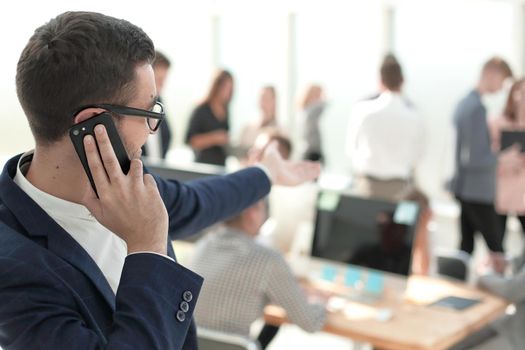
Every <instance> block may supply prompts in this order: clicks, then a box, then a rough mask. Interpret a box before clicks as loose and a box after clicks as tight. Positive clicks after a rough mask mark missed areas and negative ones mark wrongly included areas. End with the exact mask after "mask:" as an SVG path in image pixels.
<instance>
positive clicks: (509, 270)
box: [450, 255, 525, 350]
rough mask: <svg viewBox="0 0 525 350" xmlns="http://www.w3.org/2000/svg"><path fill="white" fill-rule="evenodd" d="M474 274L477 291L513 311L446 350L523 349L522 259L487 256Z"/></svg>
mask: <svg viewBox="0 0 525 350" xmlns="http://www.w3.org/2000/svg"><path fill="white" fill-rule="evenodd" d="M498 270H499V271H500V272H498ZM503 271H505V273H502V272H503ZM476 273H477V275H478V278H477V285H478V287H480V288H481V289H483V290H485V291H487V292H489V293H492V294H494V295H497V296H499V297H501V298H504V299H506V300H507V301H508V302H509V303H511V304H514V307H515V311H514V313H507V314H505V315H503V316H502V317H501V318H499V319H497V320H496V321H494V322H492V323H490V324H489V325H488V326H486V327H484V328H482V329H481V330H479V331H477V332H476V333H474V334H472V335H470V336H468V337H467V338H466V339H465V340H463V341H462V342H460V343H459V344H457V345H455V346H453V347H452V348H451V349H450V350H467V349H473V350H477V349H479V350H482V349H483V350H488V349H497V350H522V349H525V332H523V325H524V324H525V255H521V256H520V257H517V258H515V259H501V260H500V261H495V259H494V258H493V257H492V256H488V257H487V258H486V259H484V260H483V261H482V262H481V263H480V264H479V265H478V267H477V271H476Z"/></svg>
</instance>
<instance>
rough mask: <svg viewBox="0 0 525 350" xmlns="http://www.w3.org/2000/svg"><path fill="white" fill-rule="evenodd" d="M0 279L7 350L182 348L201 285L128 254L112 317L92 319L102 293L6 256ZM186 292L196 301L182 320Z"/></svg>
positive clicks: (1, 339)
mask: <svg viewBox="0 0 525 350" xmlns="http://www.w3.org/2000/svg"><path fill="white" fill-rule="evenodd" d="M152 271H154V272H155V273H151V272H152ZM0 279H1V282H0V285H1V288H0V298H1V299H2V300H4V302H2V303H0V330H1V331H0V346H3V347H5V348H6V349H9V350H27V349H82V350H95V349H97V350H99V349H108V350H109V349H111V350H128V349H152V350H165V349H182V348H183V344H184V341H185V339H186V334H187V332H188V328H189V325H190V321H191V317H192V314H193V310H194V307H195V302H196V300H197V296H198V294H199V291H200V287H201V285H202V278H201V277H200V276H198V275H196V274H195V273H193V272H191V271H189V270H187V269H186V268H184V267H182V266H181V265H178V264H176V263H174V262H172V261H170V260H168V259H165V258H164V257H162V256H159V255H155V254H134V255H131V256H128V257H127V258H126V261H125V263H124V268H123V271H122V276H121V280H120V285H119V288H118V290H117V294H116V308H115V311H114V313H113V317H112V319H111V320H110V322H109V323H107V324H102V323H98V324H93V322H94V321H95V318H97V317H101V316H100V315H97V312H98V311H97V310H92V309H90V304H91V303H100V302H102V297H101V296H99V297H98V300H97V299H96V298H93V297H94V295H95V294H93V293H97V292H96V291H95V290H93V289H92V287H91V286H90V285H88V284H86V285H85V287H84V288H86V289H84V290H75V291H73V290H71V285H69V284H65V283H64V281H63V280H62V279H61V278H60V277H59V275H58V274H54V273H51V271H50V270H49V268H48V267H47V268H46V267H45V265H39V266H33V265H30V264H27V263H26V262H25V261H24V260H23V259H14V258H9V257H3V258H2V259H0ZM186 291H190V292H191V293H192V296H193V298H192V301H190V302H189V303H188V304H189V310H188V311H187V312H186V313H185V319H184V320H183V321H182V322H181V321H179V320H178V319H177V317H176V315H177V313H178V311H179V305H180V303H181V302H182V301H183V295H184V293H185V292H186ZM77 293H78V294H77ZM107 307H108V312H111V310H109V306H107ZM91 314H92V315H93V316H92V317H93V318H91V317H89V316H86V315H91ZM95 322H97V321H95ZM99 327H100V328H99ZM101 328H102V329H101ZM102 332H104V333H102Z"/></svg>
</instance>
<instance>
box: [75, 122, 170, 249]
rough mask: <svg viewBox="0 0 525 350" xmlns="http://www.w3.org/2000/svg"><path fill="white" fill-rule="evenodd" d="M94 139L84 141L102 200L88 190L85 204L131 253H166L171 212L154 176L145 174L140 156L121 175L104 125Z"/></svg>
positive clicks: (86, 138) (96, 129)
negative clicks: (169, 213) (124, 243)
mask: <svg viewBox="0 0 525 350" xmlns="http://www.w3.org/2000/svg"><path fill="white" fill-rule="evenodd" d="M95 136H96V140H97V144H98V148H99V150H100V156H99V153H98V151H97V145H96V144H95V141H94V139H93V137H91V136H89V135H88V136H86V137H85V138H84V147H85V149H86V156H87V159H88V163H89V168H90V169H91V173H92V175H93V180H94V182H95V186H96V187H97V192H98V195H99V198H97V197H96V195H95V193H94V191H93V189H92V188H91V187H89V192H88V193H86V195H85V197H84V200H83V204H84V205H85V206H86V207H87V208H88V209H89V211H90V212H91V214H92V215H93V216H94V217H95V218H96V219H97V220H98V222H100V223H101V224H102V225H104V226H105V227H107V228H108V229H109V230H110V231H111V232H113V233H115V234H116V235H118V236H119V237H120V238H122V239H123V240H124V241H125V242H126V244H127V246H128V253H133V252H138V251H148V252H155V253H159V254H164V255H166V254H167V241H168V238H167V235H168V213H167V211H166V207H165V206H164V203H163V202H162V199H161V197H160V194H159V190H158V188H157V184H156V182H155V180H154V179H153V177H152V176H151V175H149V174H146V175H144V174H143V171H142V162H141V160H140V159H139V156H140V154H138V156H135V157H134V158H133V159H132V160H131V165H130V169H129V172H128V174H127V175H125V174H124V173H123V172H122V169H121V168H120V165H119V163H118V160H117V157H116V156H115V152H114V151H113V147H112V146H111V142H110V140H109V138H108V135H107V133H106V129H105V128H104V127H103V126H102V125H97V126H96V127H95Z"/></svg>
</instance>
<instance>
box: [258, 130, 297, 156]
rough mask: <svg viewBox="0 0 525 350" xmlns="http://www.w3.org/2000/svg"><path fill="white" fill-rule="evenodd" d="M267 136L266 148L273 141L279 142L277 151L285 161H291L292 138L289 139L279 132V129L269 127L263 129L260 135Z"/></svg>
mask: <svg viewBox="0 0 525 350" xmlns="http://www.w3.org/2000/svg"><path fill="white" fill-rule="evenodd" d="M263 134H264V135H267V137H268V142H267V143H266V146H265V147H264V148H266V147H267V146H268V145H269V144H270V143H272V142H273V141H277V150H278V151H279V153H280V154H281V157H282V158H283V159H290V155H291V154H292V150H293V147H292V141H290V138H288V137H287V136H286V135H285V134H283V133H282V132H281V130H279V128H277V127H272V126H268V127H265V128H263V129H262V130H261V131H260V133H259V135H263Z"/></svg>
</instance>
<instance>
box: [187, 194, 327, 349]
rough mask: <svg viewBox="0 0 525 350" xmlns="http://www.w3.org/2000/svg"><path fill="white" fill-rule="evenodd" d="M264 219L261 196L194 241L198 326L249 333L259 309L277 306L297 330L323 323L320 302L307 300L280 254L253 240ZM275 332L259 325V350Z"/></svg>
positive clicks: (258, 315) (309, 328)
mask: <svg viewBox="0 0 525 350" xmlns="http://www.w3.org/2000/svg"><path fill="white" fill-rule="evenodd" d="M266 217H267V204H266V203H265V202H264V201H263V200H261V201H259V202H257V203H256V204H254V205H253V206H251V207H250V208H248V209H246V210H244V211H243V212H242V213H241V214H239V215H238V216H236V217H233V218H231V219H229V220H227V221H226V222H225V226H224V227H223V228H221V230H219V231H218V232H214V233H210V234H208V235H207V236H205V237H204V238H203V239H201V240H200V241H199V242H198V244H197V247H196V250H195V255H194V257H193V262H192V264H191V266H192V269H193V270H194V271H196V272H197V273H199V274H200V275H201V276H203V277H204V279H205V281H206V283H205V284H204V285H203V288H202V290H201V294H200V296H199V303H198V304H197V306H196V308H195V315H196V320H197V324H199V325H200V326H202V327H205V328H209V329H213V330H219V331H224V332H228V333H235V334H240V335H243V336H249V334H250V326H251V325H252V323H253V322H254V321H255V320H257V319H258V318H260V317H262V316H263V313H264V307H265V306H266V305H268V304H277V305H279V306H281V307H283V308H284V309H285V310H286V313H287V316H288V320H289V321H290V322H292V323H295V324H297V325H298V326H299V327H301V328H302V329H304V330H306V331H308V332H315V331H318V330H320V329H321V328H322V327H323V324H324V322H325V317H326V316H325V315H326V314H325V308H324V305H321V304H310V303H309V302H308V301H307V298H306V296H305V294H304V293H303V291H302V290H301V288H300V286H299V284H298V283H297V281H296V278H295V277H294V275H293V274H292V271H291V270H290V268H289V267H288V265H287V264H286V262H285V260H284V259H283V257H282V256H281V254H279V253H278V252H276V251H273V250H271V249H269V248H266V247H263V246H261V245H259V244H258V243H257V242H256V241H255V240H254V238H255V237H256V236H257V234H258V232H259V229H260V227H261V226H262V224H263V223H264V221H265V220H266ZM272 328H273V331H272ZM276 331H277V328H276V327H272V326H266V327H265V328H264V329H263V332H261V335H259V339H258V340H259V342H260V343H261V346H262V348H263V349H264V348H265V347H266V346H267V345H268V343H269V342H270V340H271V339H272V338H273V336H274V335H275V333H276ZM268 333H269V334H270V336H268ZM268 338H269V339H268Z"/></svg>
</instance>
